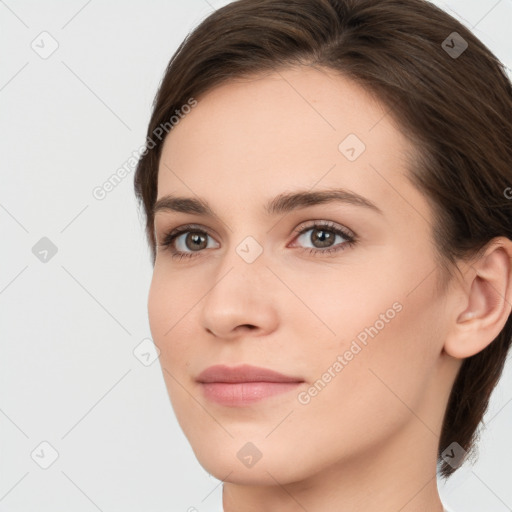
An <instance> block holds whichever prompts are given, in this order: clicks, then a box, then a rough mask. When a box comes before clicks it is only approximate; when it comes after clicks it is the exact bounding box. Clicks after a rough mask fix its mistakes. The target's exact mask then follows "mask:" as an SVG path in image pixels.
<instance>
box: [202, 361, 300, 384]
mask: <svg viewBox="0 0 512 512" xmlns="http://www.w3.org/2000/svg"><path fill="white" fill-rule="evenodd" d="M196 380H197V381H198V382H202V383H211V382H227V383H235V382H239V383H241V382H304V379H301V378H300V377H295V376H289V375H284V374H282V373H279V372H276V371H274V370H270V369H268V368H261V367H257V366H251V365H248V364H243V365H240V366H234V367H229V366H225V365H215V366H210V367H209V368H207V369H206V370H204V371H202V372H201V373H200V374H199V375H198V377H197V379H196Z"/></svg>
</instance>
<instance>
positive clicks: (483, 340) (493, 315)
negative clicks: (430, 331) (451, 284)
mask: <svg viewBox="0 0 512 512" xmlns="http://www.w3.org/2000/svg"><path fill="white" fill-rule="evenodd" d="M481 254H482V255H481V256H479V257H477V259H476V261H472V262H471V263H470V264H469V267H468V271H467V272H466V275H465V277H464V280H463V283H462V287H461V290H459V291H458V293H460V294H462V296H461V297H458V299H460V300H458V301H457V302H458V304H457V306H456V307H454V308H453V321H452V322H451V325H450V327H449V332H448V335H447V337H446V340H445V345H444V350H445V352H446V353H447V354H449V355H450V356H452V357H455V358H460V359H464V358H466V357H471V356H473V355H475V354H477V353H478V352H481V351H482V350H483V349H484V348H485V347H487V346H488V345H489V344H490V343H491V342H492V341H493V340H494V339H495V338H496V337H497V336H498V334H499V333H500V332H501V330H502V329H503V327H504V326H505V323H506V321H507V319H508V317H509V316H510V312H511V310H512V263H511V262H512V241H511V240H509V239H508V238H505V237H497V238H493V239H492V240H491V241H490V242H489V243H488V244H487V246H486V248H485V251H484V252H483V253H481Z"/></svg>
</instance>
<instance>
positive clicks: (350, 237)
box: [159, 221, 357, 260]
mask: <svg viewBox="0 0 512 512" xmlns="http://www.w3.org/2000/svg"><path fill="white" fill-rule="evenodd" d="M312 229H313V230H315V229H317V230H324V231H330V232H332V233H334V234H335V235H340V236H342V237H343V238H345V242H342V243H341V244H338V245H336V246H333V247H328V248H327V249H315V248H311V247H303V248H299V250H301V251H308V252H309V254H313V255H320V256H325V255H326V254H333V253H337V252H340V251H343V250H345V249H347V248H350V247H352V246H353V245H355V244H356V243H357V236H356V235H355V234H353V233H352V232H351V231H348V230H346V229H342V228H340V227H338V226H336V224H334V223H333V222H330V221H322V222H316V223H313V224H310V225H309V226H307V227H302V226H301V227H300V228H298V229H296V230H294V233H298V236H300V235H302V234H304V233H307V232H308V231H310V230H312ZM188 232H193V233H200V234H201V235H206V236H211V235H210V234H209V233H208V232H207V231H205V230H203V229H201V228H199V227H198V226H196V225H194V224H186V225H184V226H181V227H180V228H177V229H175V230H172V231H170V232H168V233H165V234H164V237H163V241H162V243H161V244H160V245H159V246H160V247H162V249H164V250H169V251H170V252H171V256H172V257H173V258H178V259H180V260H181V259H182V258H193V257H196V256H199V255H200V254H201V253H203V252H204V250H201V251H195V252H183V251H177V250H176V249H174V247H173V245H174V241H175V239H176V238H178V237H179V236H180V235H182V234H184V233H188ZM295 238H298V237H295Z"/></svg>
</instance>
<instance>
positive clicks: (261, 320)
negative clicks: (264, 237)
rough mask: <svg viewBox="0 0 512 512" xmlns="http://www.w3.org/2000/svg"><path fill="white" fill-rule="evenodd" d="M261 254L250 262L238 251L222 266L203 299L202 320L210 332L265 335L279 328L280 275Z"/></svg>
mask: <svg viewBox="0 0 512 512" xmlns="http://www.w3.org/2000/svg"><path fill="white" fill-rule="evenodd" d="M260 258H261V259H258V260H256V261H254V262H252V263H246V262H245V261H243V260H242V259H240V258H239V256H238V255H237V254H235V255H234V257H227V258H226V260H225V261H224V262H223V264H222V265H221V267H222V268H219V269H218V272H217V273H216V276H215V277H216V278H215V282H214V283H213V284H212V286H211V288H210V290H209V292H208V293H207V294H206V296H205V297H204V299H203V301H202V302H201V303H200V307H201V320H200V321H201V323H202V325H203V327H204V329H206V331H208V332H209V333H210V334H212V335H214V336H215V337H218V338H222V339H226V340H227V339H235V338H237V337H240V336H247V335H249V334H250V335H251V336H263V335H267V334H269V333H271V332H273V331H274V330H275V329H276V328H277V324H278V312H277V307H278V306H277V304H278V301H277V296H276V293H277V292H276V278H275V276H274V275H273V274H272V272H270V270H269V269H268V268H267V267H266V265H265V263H264V261H263V258H262V257H260ZM237 260H238V261H237Z"/></svg>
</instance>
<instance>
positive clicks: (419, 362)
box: [148, 67, 512, 512]
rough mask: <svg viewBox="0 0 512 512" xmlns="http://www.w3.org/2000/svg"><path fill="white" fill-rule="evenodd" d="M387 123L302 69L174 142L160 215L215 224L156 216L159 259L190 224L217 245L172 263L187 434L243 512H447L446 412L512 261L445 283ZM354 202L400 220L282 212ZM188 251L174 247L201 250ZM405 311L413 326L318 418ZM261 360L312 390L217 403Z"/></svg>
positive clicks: (323, 77)
mask: <svg viewBox="0 0 512 512" xmlns="http://www.w3.org/2000/svg"><path fill="white" fill-rule="evenodd" d="M387 111H388V109H386V108H385V107H384V106H383V105H382V104H380V103H379V102H378V101H377V100H376V99H375V98H374V97H372V96H370V95H369V94H368V93H367V92H365V91H364V90H363V89H362V88H361V87H360V86H359V85H357V84H355V83H353V82H352V81H350V80H348V79H347V78H344V77H342V76H340V75H336V74H334V73H333V72H331V71H328V70H321V69H313V68H310V67H300V68H286V69H281V70H280V71H279V72H273V73H270V74H265V75H259V76H257V77H253V78H252V79H251V80H236V81H230V82H228V83H225V84H223V85H221V86H220V87H217V88H215V89H213V90H211V91H209V92H208V93H206V94H205V95H204V96H203V97H201V98H198V105H197V106H196V107H195V108H194V109H193V110H192V112H191V113H190V114H188V115H187V116H186V117H185V118H184V119H183V120H182V121H181V122H180V123H179V124H178V125H177V126H176V127H175V128H174V129H173V130H172V132H170V134H169V135H168V136H167V138H166V140H165V143H164V147H163V151H162V156H161V160H160V168H159V175H158V199H160V198H162V197H163V196H165V195H166V194H170V193H173V194H176V195H179V196H185V197H195V198H197V197H201V198H204V199H205V200H206V201H208V203H209V204H210V205H211V207H212V209H213V211H214V212H215V214H216V215H215V216H214V217H207V216H203V215H196V214H189V213H187V214H184V213H176V212H171V211H160V212H158V213H157V214H156V217H155V232H156V237H157V240H158V242H159V243H161V242H162V240H163V237H164V235H165V234H166V232H168V231H170V230H171V229H174V228H177V227H180V226H182V225H184V224H187V223H194V224H198V225H199V226H200V227H201V228H202V229H204V230H206V231H207V232H208V233H209V235H210V236H208V237H207V240H208V246H207V248H204V249H201V250H200V251H196V253H195V255H194V256H193V257H192V258H189V259H185V258H184V259H181V260H179V259H176V258H172V256H171V252H170V249H169V248H163V247H158V251H157V257H156V262H155V267H154V273H153V279H152V282H151V287H150V292H149V299H148V310H149V322H150V327H151V332H152V336H153V340H154V342H155V344H156V345H157V346H158V348H159V349H160V351H161V353H160V363H161V365H162V371H163V376H164V379H165V383H166V386H167V390H168V393H169V396H170V399H171V402H172V406H173V408H174V411H175V414H176V417H177V419H178V422H179V424H180V426H181V428H182V429H183V432H184V434H185V435H186V437H187V439H188V440H189V442H190V444H191V447H192V449H193V451H194V453H195V455H196V457H197V458H198V460H199V462H200V463H201V465H202V466H203V467H204V468H205V469H206V470H207V471H208V472H209V473H211V474H212V475H214V476H215V477H216V478H218V479H219V480H224V490H223V505H224V510H225V512H234V511H237V512H249V511H254V512H256V511H261V510H265V511H266V512H274V511H275V512H277V511H280V512H288V511H298V510H301V511H302V510H304V509H305V510H307V511H308V512H316V511H318V512H319V511H322V512H326V511H327V512H329V511H333V512H334V511H336V512H340V511H356V510H361V511H363V510H364V511H365V512H377V511H378V512H388V511H389V512H397V511H401V512H424V511H425V510H428V511H433V512H440V511H442V504H441V501H440V499H439V495H438V491H437V483H436V478H435V477H436V455H437V445H438V442H439V435H440V429H441V425H442V418H443V414H444V411H445V408H446V404H447V401H448V397H449V392H450V390H451V387H452V385H453V382H454V380H455V377H456V374H457V371H458V370H459V368H460V365H461V362H462V359H463V358H464V357H469V356H470V355H473V354H474V353H477V352H479V351H480V350H482V349H483V348H485V346H486V345H487V344H489V343H490V342H491V341H492V340H493V339H494V337H495V336H496V335H497V334H498V333H499V332H500V330H501V329H502V328H503V325H504V324H505V321H506V319H507V317H508V314H510V309H511V306H510V302H512V297H511V291H510V288H511V287H510V280H511V270H510V258H511V256H512V249H511V243H510V241H509V240H507V239H499V240H497V243H496V244H494V245H493V246H492V247H489V249H488V250H487V251H486V252H485V254H484V255H483V256H482V257H481V258H480V259H479V260H475V261H469V262H465V265H464V267H463V272H462V276H463V277H462V278H460V279H453V282H452V283H450V284H449V286H446V288H445V289H443V290H440V289H439V288H438V287H437V286H436V284H437V281H436V280H437V279H438V278H439V275H440V274H439V272H440V269H439V268H438V267H437V266H436V263H435V260H434V246H433V241H432V211H431V209H430V207H429V204H428V203H427V200H426V198H425V196H424V195H423V194H422V193H421V192H419V191H418V190H417V189H416V188H414V187H413V186H412V185H411V183H410V182H409V181H408V180H407V178H406V173H407V168H408V165H409V163H408V160H407V158H406V157H407V155H413V154H414V147H413V146H412V143H411V142H410V141H409V140H408V139H407V138H406V137H405V136H404V135H403V134H402V133H401V132H400V130H399V127H398V126H397V125H396V124H395V123H394V121H393V119H392V118H391V116H390V115H386V112H387ZM350 133H353V134H356V135H357V136H358V137H359V139H360V140H361V141H363V142H364V144H365V146H366V149H365V151H364V152H363V153H362V154H361V155H360V156H359V157H358V158H357V159H356V160H355V161H349V160H348V159H347V158H346V157H345V156H344V154H343V153H342V152H340V150H339V149H338V146H339V144H340V142H341V141H343V140H344V139H345V137H346V136H347V135H348V134H350ZM340 187H343V188H346V189H349V190H351V191H353V192H356V193H358V194H360V195H362V196H364V197H365V198H367V199H369V200H371V201H372V202H373V203H375V204H376V205H377V206H378V207H379V208H380V209H381V210H382V214H379V213H377V212H374V211H372V210H370V209H367V208H363V207H361V206H358V205H354V204H346V203H341V202H330V203H323V204H319V205H313V206H308V207H306V208H301V209H297V210H295V211H292V212H289V213H287V214H279V215H275V216H272V215H268V214H266V213H265V212H264V210H263V205H264V204H265V203H266V202H267V200H269V199H271V198H273V197H275V196H277V195H279V194H281V193H284V192H290V191H295V190H298V189H300V190H306V191H309V190H312V191H317V190H321V189H329V188H340ZM312 221H331V222H332V223H335V225H336V226H341V227H345V228H348V229H349V230H351V231H353V232H354V233H355V234H356V235H357V237H358V241H357V243H356V244H355V245H353V246H351V247H349V246H346V242H345V239H344V238H343V237H340V236H337V237H336V239H335V240H333V242H332V243H331V246H336V245H337V246H340V245H341V244H345V248H344V249H343V250H340V251H339V252H336V253H332V254H328V255H323V254H321V253H320V251H322V250H326V248H328V247H326V246H325V245H324V246H322V245H321V244H319V243H318V242H315V239H314V236H313V235H315V234H318V231H319V230H318V229H317V230H314V229H313V230H311V229H310V230H308V231H307V232H305V234H303V235H299V234H298V233H296V232H294V230H295V229H296V228H297V227H301V226H304V228H307V227H308V226H309V225H310V224H311V222H312ZM320 231H321V229H320ZM192 232H193V233H195V231H194V230H192ZM330 233H331V235H333V233H332V232H330ZM185 236H186V235H184V236H181V237H180V240H181V241H180V242H178V241H175V244H176V247H175V248H176V249H179V250H182V251H185V252H189V253H194V246H193V244H191V243H190V242H189V243H188V245H187V244H186V243H185V240H186V239H185ZM248 236H250V237H253V238H254V239H255V240H256V241H257V242H258V243H259V244H260V245H261V248H262V249H263V252H262V254H261V255H260V256H259V257H258V258H256V260H255V261H254V262H252V263H248V262H246V261H245V260H244V259H242V258H241V257H240V255H239V254H238V253H237V251H236V248H237V246H238V245H239V244H240V243H241V242H242V241H243V240H244V239H245V238H246V237H248ZM301 248H309V249H311V248H313V249H315V248H316V249H317V250H318V251H319V252H318V253H317V254H315V255H313V254H309V253H308V251H307V250H306V251H301ZM396 303H399V304H400V305H401V310H400V311H399V312H396V314H395V315H394V318H392V319H391V320H389V321H388V322H385V325H384V327H383V328H382V329H381V330H379V332H378V334H377V335H376V336H374V337H373V338H370V337H369V338H368V340H367V345H366V346H365V345H363V344H361V343H360V344H359V345H360V346H361V347H362V349H361V350H360V351H359V352H358V353H357V355H355V356H353V358H352V360H350V361H346V362H347V364H346V365H345V366H344V367H343V369H342V370H341V371H339V372H338V373H336V372H334V374H335V377H333V378H332V379H331V381H330V382H329V383H327V385H326V386H325V387H324V388H323V389H322V390H321V391H320V392H318V393H317V395H316V396H313V397H310V398H311V399H310V401H309V403H307V404H303V403H300V402H299V400H298V393H299V392H300V391H307V390H308V389H310V388H311V386H312V385H313V384H314V383H315V381H318V379H319V378H321V377H322V375H323V374H324V373H325V372H326V371H327V369H328V368H330V367H331V368H332V366H333V363H334V362H335V361H336V360H337V357H338V356H339V355H343V354H344V353H345V352H346V351H347V350H348V349H349V348H350V346H351V343H352V342H353V340H355V339H357V336H358V334H360V333H361V332H362V331H364V329H365V327H369V326H372V325H374V324H375V323H376V321H377V320H379V318H382V316H380V315H382V314H384V315H385V314H386V311H388V310H390V308H391V309H392V305H393V304H396ZM242 363H248V364H252V365H255V366H262V367H266V368H270V369H273V370H276V371H278V372H281V373H284V374H287V375H294V376H299V377H301V378H302V379H303V380H304V381H305V382H304V383H303V384H301V385H300V387H299V388H297V390H294V391H291V392H287V393H284V394H280V395H277V396H273V397H270V398H267V399H265V400H262V401H260V402H257V403H255V404H253V405H251V406H246V407H227V406H223V405H219V404H216V403H213V402H211V401H208V400H207V399H206V398H205V397H204V396H203V394H202V389H201V386H200V384H198V383H197V382H196V381H195V378H196V376H197V375H198V374H199V373H200V372H201V371H202V370H204V369H205V368H207V367H209V366H211V365H214V364H226V365H229V366H234V365H238V364H242ZM331 373H332V370H331ZM249 441H250V442H252V443H253V444H254V445H255V446H256V447H257V448H258V450H259V451H260V452H261V454H262V457H261V459H260V460H259V461H258V462H257V463H256V464H254V465H253V466H252V467H246V466H245V465H244V464H242V463H241V461H240V460H239V459H238V458H237V452H238V451H239V450H240V449H241V448H242V447H243V446H244V445H245V444H246V443H247V442H249Z"/></svg>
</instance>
